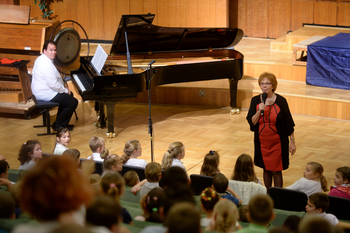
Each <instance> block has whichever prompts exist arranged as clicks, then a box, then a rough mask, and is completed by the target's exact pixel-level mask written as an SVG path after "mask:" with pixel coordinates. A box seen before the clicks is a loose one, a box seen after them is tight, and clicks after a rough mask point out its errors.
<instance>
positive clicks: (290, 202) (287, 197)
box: [269, 187, 308, 211]
mask: <svg viewBox="0 0 350 233" xmlns="http://www.w3.org/2000/svg"><path fill="white" fill-rule="evenodd" d="M269 194H270V196H271V198H272V199H273V202H274V206H275V208H276V209H281V210H290V211H305V206H306V204H307V200H308V197H307V195H306V194H305V193H303V192H300V191H296V190H290V189H284V188H278V187H271V188H270V189H269Z"/></svg>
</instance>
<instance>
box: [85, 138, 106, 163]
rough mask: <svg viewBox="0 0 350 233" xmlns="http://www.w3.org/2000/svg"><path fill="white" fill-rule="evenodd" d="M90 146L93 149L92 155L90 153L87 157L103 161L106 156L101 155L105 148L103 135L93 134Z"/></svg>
mask: <svg viewBox="0 0 350 233" xmlns="http://www.w3.org/2000/svg"><path fill="white" fill-rule="evenodd" d="M89 146H90V149H91V150H92V155H90V156H89V157H88V158H87V159H91V158H92V160H94V161H102V162H103V159H104V158H102V157H101V154H102V153H103V151H104V150H105V140H104V139H103V138H101V137H96V136H93V137H92V138H90V140H89Z"/></svg>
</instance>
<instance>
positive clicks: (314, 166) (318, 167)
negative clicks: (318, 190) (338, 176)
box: [307, 162, 328, 192]
mask: <svg viewBox="0 0 350 233" xmlns="http://www.w3.org/2000/svg"><path fill="white" fill-rule="evenodd" d="M307 164H308V165H311V170H312V172H313V173H314V174H318V175H319V177H318V178H319V179H320V182H321V187H322V190H323V191H325V192H327V191H328V188H327V180H326V177H324V175H323V171H324V170H323V166H322V164H320V163H318V162H308V163H307Z"/></svg>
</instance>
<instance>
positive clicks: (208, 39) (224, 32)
mask: <svg viewBox="0 0 350 233" xmlns="http://www.w3.org/2000/svg"><path fill="white" fill-rule="evenodd" d="M154 17H155V15H154V14H147V15H123V16H122V18H121V20H120V23H119V26H118V30H117V32H116V36H115V38H114V41H113V44H112V47H111V50H110V55H109V56H108V58H107V61H106V63H105V66H104V68H103V69H102V72H97V71H96V70H95V68H94V67H93V65H92V64H91V57H81V58H80V63H81V65H80V68H79V70H75V71H72V72H71V76H72V82H73V84H74V86H75V88H76V89H77V91H78V92H79V94H80V95H81V96H82V99H83V100H84V101H86V100H95V101H96V102H99V103H104V104H105V105H106V107H107V117H105V116H104V111H102V110H101V111H100V114H101V116H100V117H99V118H100V120H101V127H105V126H106V121H104V119H106V118H107V121H108V132H107V136H108V137H114V136H115V133H114V105H115V104H116V103H117V102H118V101H121V100H124V99H127V98H135V97H136V96H137V93H138V92H143V91H146V90H148V88H149V86H152V87H156V86H160V85H164V84H170V83H182V82H193V81H202V80H215V79H226V78H227V79H228V81H229V82H228V85H229V87H230V97H231V103H230V105H231V107H232V108H236V107H237V102H236V98H237V82H238V80H240V79H241V78H242V76H243V55H242V54H241V53H240V52H238V51H235V50H234V49H233V46H234V45H236V44H237V43H238V42H239V41H240V40H241V38H242V37H243V31H242V30H241V29H237V28H172V27H160V26H156V25H153V24H152V22H153V19H154ZM131 61H138V62H139V61H142V62H139V63H137V64H136V63H134V62H133V63H134V65H132V62H131ZM158 61H161V62H164V61H166V64H169V63H170V65H159V62H158ZM154 62H156V63H155V64H153V66H154V67H153V68H152V63H154ZM120 63H124V64H125V65H124V66H123V65H118V64H120ZM142 64H145V65H142ZM156 64H157V66H156ZM149 79H151V82H149Z"/></svg>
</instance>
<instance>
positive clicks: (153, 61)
mask: <svg viewBox="0 0 350 233" xmlns="http://www.w3.org/2000/svg"><path fill="white" fill-rule="evenodd" d="M155 62H156V60H152V61H151V62H150V63H149V64H148V65H149V66H150V65H152V64H153V63H155Z"/></svg>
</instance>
